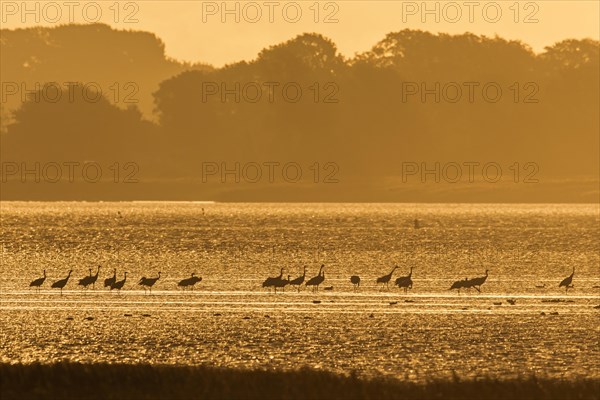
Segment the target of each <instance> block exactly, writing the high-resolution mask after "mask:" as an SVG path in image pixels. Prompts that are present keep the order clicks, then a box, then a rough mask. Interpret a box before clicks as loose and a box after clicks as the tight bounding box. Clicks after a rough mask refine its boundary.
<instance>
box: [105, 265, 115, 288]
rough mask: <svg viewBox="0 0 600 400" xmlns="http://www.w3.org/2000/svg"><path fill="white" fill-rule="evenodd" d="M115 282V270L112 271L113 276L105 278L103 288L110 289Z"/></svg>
mask: <svg viewBox="0 0 600 400" xmlns="http://www.w3.org/2000/svg"><path fill="white" fill-rule="evenodd" d="M116 280H117V269H116V268H115V269H114V270H113V276H111V277H110V278H106V279H105V280H104V287H108V288H109V289H110V287H111V286H112V284H113V283H115V281H116Z"/></svg>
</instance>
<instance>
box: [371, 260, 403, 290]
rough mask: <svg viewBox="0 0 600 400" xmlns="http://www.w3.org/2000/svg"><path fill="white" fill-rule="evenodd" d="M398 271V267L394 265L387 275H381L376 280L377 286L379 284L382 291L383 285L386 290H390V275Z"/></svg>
mask: <svg viewBox="0 0 600 400" xmlns="http://www.w3.org/2000/svg"><path fill="white" fill-rule="evenodd" d="M397 269H398V266H397V265H395V266H394V268H393V269H392V270H391V271H390V273H389V274H387V275H383V276H380V277H379V278H377V282H376V283H377V284H380V283H381V288H382V289H383V285H385V286H386V287H387V288H388V289H389V288H390V279H392V274H393V273H394V271H395V270H397Z"/></svg>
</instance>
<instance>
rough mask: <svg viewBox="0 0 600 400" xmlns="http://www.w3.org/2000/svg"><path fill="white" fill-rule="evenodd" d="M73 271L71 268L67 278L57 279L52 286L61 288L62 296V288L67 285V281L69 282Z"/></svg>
mask: <svg viewBox="0 0 600 400" xmlns="http://www.w3.org/2000/svg"><path fill="white" fill-rule="evenodd" d="M72 272H73V270H70V271H69V273H68V274H67V277H66V278H63V279H59V280H57V281H56V282H54V283H53V284H52V286H51V287H52V288H53V289H60V295H61V296H62V290H63V288H64V287H65V286H66V285H67V282H69V278H70V277H71V273H72Z"/></svg>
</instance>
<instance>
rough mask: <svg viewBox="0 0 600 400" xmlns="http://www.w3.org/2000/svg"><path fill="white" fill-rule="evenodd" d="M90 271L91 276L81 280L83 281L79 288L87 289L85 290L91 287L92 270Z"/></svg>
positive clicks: (80, 282) (80, 281)
mask: <svg viewBox="0 0 600 400" xmlns="http://www.w3.org/2000/svg"><path fill="white" fill-rule="evenodd" d="M89 271H90V274H89V275H88V276H84V277H83V278H81V279H80V280H79V283H78V285H79V286H83V287H82V289H85V288H87V287H88V285H90V284H91V279H92V269H91V268H90V269H89Z"/></svg>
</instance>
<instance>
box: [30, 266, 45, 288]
mask: <svg viewBox="0 0 600 400" xmlns="http://www.w3.org/2000/svg"><path fill="white" fill-rule="evenodd" d="M45 280H46V270H44V276H42V277H41V278H37V279H34V280H32V281H31V283H30V284H29V287H34V288H36V289H38V290H39V288H40V286H42V284H43V283H44V281H45Z"/></svg>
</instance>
